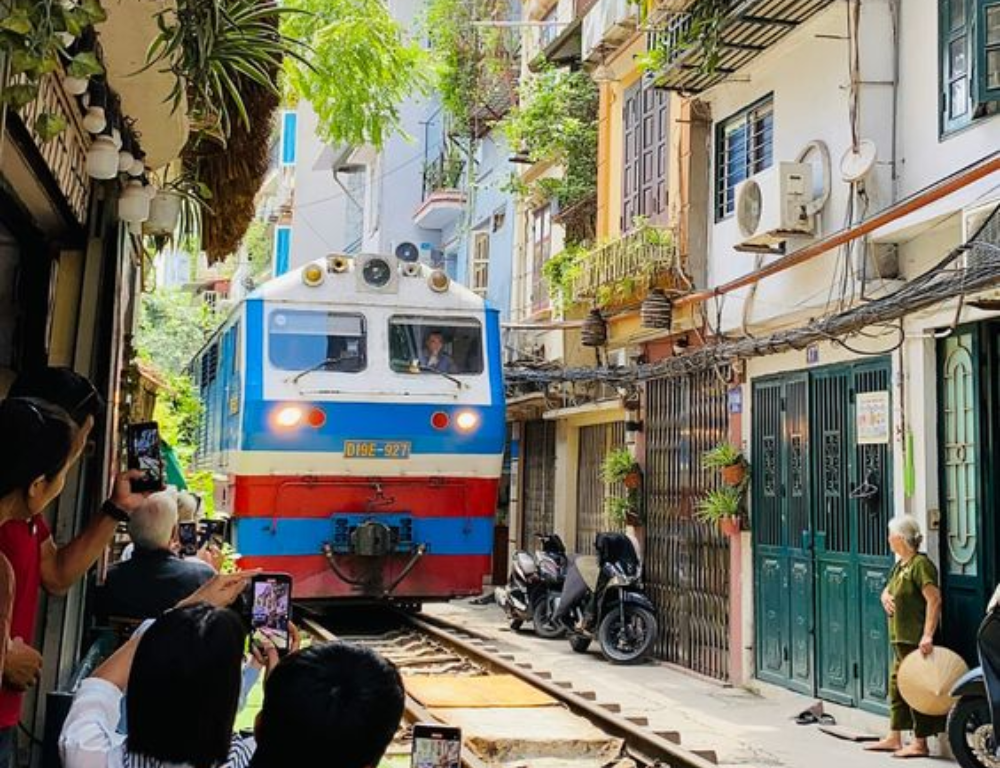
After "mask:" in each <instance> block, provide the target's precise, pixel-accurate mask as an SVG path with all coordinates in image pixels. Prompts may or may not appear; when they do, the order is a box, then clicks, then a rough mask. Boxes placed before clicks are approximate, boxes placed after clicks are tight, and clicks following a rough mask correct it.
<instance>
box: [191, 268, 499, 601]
mask: <svg viewBox="0 0 1000 768" xmlns="http://www.w3.org/2000/svg"><path fill="white" fill-rule="evenodd" d="M191 369H192V370H191V373H192V376H193V378H194V381H195V384H196V387H197V388H198V389H199V391H200V393H201V399H202V403H203V413H202V421H201V425H200V434H199V441H198V443H199V446H198V452H197V464H198V466H199V467H200V468H202V469H210V470H211V471H212V472H213V474H214V477H215V484H216V493H215V499H216V506H217V509H219V510H221V511H222V512H223V513H224V514H228V515H229V516H230V521H231V522H230V536H231V540H232V544H233V546H234V547H235V548H236V550H237V552H239V554H240V555H241V556H242V559H241V560H240V564H241V566H242V567H247V568H255V567H261V568H264V569H265V570H267V571H280V572H285V573H289V574H291V575H292V577H293V579H294V596H295V598H296V599H297V600H316V601H344V600H362V601H372V600H389V601H397V602H400V603H408V604H419V603H421V602H423V601H426V600H441V599H449V598H453V597H459V596H467V595H474V594H479V593H480V592H481V590H482V584H483V577H484V576H485V575H486V574H487V573H489V572H490V570H491V568H490V566H491V553H492V544H493V517H494V513H495V510H496V499H497V488H498V484H499V480H500V474H501V466H502V459H503V447H504V439H505V421H504V420H505V410H504V397H503V380H502V358H501V352H500V327H499V316H498V313H497V311H496V310H494V309H492V308H489V307H488V306H487V305H486V303H485V302H484V301H483V299H482V298H480V297H479V296H477V295H476V294H474V293H473V292H471V291H469V290H468V289H466V288H464V287H462V286H460V285H458V284H457V283H455V282H453V281H451V280H450V279H449V277H448V276H447V274H446V273H445V272H443V271H442V270H438V269H430V268H429V267H427V266H424V265H421V264H418V263H415V262H403V261H400V260H398V259H397V258H395V257H393V256H389V255H374V254H373V255H368V254H365V255H357V256H353V257H351V256H346V255H338V254H334V255H330V256H327V257H325V258H323V259H320V260H317V261H314V262H311V263H309V264H306V265H305V266H303V267H301V268H299V269H297V270H294V271H292V272H289V273H287V274H285V275H282V276H281V277H278V278H276V279H273V280H271V281H269V282H267V283H266V284H264V285H263V286H262V287H260V288H259V289H258V290H256V291H255V292H253V293H251V294H250V295H249V296H248V297H247V298H246V299H245V300H243V301H242V302H240V304H239V305H238V306H236V307H235V308H234V309H233V311H232V313H231V314H230V316H229V317H228V318H227V320H226V321H225V323H223V324H222V326H221V327H220V328H219V330H218V331H217V332H216V333H215V334H214V335H213V337H212V338H211V339H210V340H209V341H208V343H207V344H206V345H205V346H204V347H203V348H202V350H201V351H200V352H199V353H198V355H196V357H195V358H194V360H193V361H192V364H191Z"/></svg>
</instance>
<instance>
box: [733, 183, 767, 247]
mask: <svg viewBox="0 0 1000 768" xmlns="http://www.w3.org/2000/svg"><path fill="white" fill-rule="evenodd" d="M762 207H763V200H762V198H761V194H760V185H759V184H758V183H757V182H756V181H754V180H753V179H748V180H747V181H744V182H743V184H741V185H740V188H739V191H738V192H737V193H736V223H737V225H738V226H739V228H740V234H741V235H743V237H753V236H754V235H755V234H756V233H757V227H759V226H760V213H761V208H762Z"/></svg>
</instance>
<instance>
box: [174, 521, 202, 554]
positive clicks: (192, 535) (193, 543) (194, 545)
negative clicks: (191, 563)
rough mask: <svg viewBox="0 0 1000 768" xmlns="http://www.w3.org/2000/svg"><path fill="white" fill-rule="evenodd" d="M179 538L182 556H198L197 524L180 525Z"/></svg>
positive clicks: (178, 528) (178, 529) (178, 526)
mask: <svg viewBox="0 0 1000 768" xmlns="http://www.w3.org/2000/svg"><path fill="white" fill-rule="evenodd" d="M177 538H178V539H179V540H180V544H181V555H183V556H184V557H194V556H195V555H197V554H198V528H197V523H193V522H192V523H178V524H177Z"/></svg>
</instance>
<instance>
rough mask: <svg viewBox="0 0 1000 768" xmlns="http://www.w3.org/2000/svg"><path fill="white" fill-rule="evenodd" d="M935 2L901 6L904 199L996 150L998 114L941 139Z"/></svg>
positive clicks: (999, 126)
mask: <svg viewBox="0 0 1000 768" xmlns="http://www.w3.org/2000/svg"><path fill="white" fill-rule="evenodd" d="M937 7H938V3H937V2H936V0H906V2H902V1H901V2H900V58H899V63H900V73H901V77H900V88H899V132H898V136H899V157H900V165H899V192H900V195H901V196H902V197H906V196H908V195H910V194H913V193H914V192H916V191H918V190H920V189H922V188H923V187H926V186H927V185H928V184H931V183H932V182H934V181H936V180H937V179H940V178H942V177H944V176H948V175H949V174H952V173H954V172H955V171H957V170H959V169H960V168H962V167H963V166H965V165H968V164H969V163H971V162H972V161H973V160H975V159H978V158H981V157H985V156H987V155H990V154H992V153H994V152H996V151H997V149H1000V115H994V116H992V117H987V118H984V119H981V120H976V121H974V122H973V123H972V125H970V126H968V127H967V128H965V129H963V130H960V131H957V132H955V133H952V134H950V135H948V136H944V137H942V136H939V115H938V105H939V82H938V75H939V69H940V63H939V57H938V15H937ZM997 183H1000V180H996V181H994V184H997Z"/></svg>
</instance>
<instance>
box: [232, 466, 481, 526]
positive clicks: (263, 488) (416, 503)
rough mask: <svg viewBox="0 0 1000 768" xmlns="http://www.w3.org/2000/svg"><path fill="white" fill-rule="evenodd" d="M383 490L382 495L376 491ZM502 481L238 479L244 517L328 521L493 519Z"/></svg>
mask: <svg viewBox="0 0 1000 768" xmlns="http://www.w3.org/2000/svg"><path fill="white" fill-rule="evenodd" d="M376 484H377V486H378V488H379V489H381V496H379V493H378V491H377V490H376ZM499 484H500V481H499V479H498V478H495V477H494V478H485V479H481V478H451V477H391V478H388V477H387V478H361V477H333V476H329V477H296V476H246V475H239V476H236V477H235V478H234V480H233V487H232V488H231V492H232V495H231V496H230V498H231V499H232V501H231V502H230V503H231V505H232V509H233V514H235V515H238V516H240V517H329V516H330V515H331V514H332V513H334V512H340V513H364V512H371V511H372V510H373V509H374V510H378V511H382V512H408V513H410V514H413V515H424V514H433V515H434V516H435V517H469V516H473V517H478V516H492V515H493V514H494V512H496V503H497V488H498V486H499Z"/></svg>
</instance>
